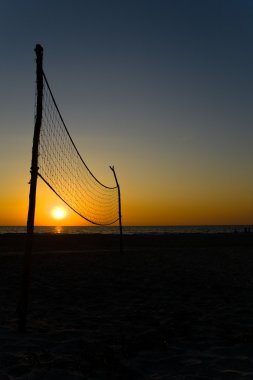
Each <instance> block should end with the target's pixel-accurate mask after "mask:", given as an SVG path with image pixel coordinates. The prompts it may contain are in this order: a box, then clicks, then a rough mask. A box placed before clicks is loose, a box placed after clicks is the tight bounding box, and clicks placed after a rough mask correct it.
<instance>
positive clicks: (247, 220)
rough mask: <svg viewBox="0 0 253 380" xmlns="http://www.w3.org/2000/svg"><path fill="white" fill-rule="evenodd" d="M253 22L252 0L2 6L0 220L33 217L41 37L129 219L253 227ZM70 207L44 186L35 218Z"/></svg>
mask: <svg viewBox="0 0 253 380" xmlns="http://www.w3.org/2000/svg"><path fill="white" fill-rule="evenodd" d="M252 20H253V2H252V1H251V0H226V1H225V0H163V1H162V0H152V1H151V0H145V1H144V0H134V1H132V0H127V1H125V0H122V1H121V0H117V1H110V0H108V1H102V0H97V1H96V0H92V1H84V0H82V1H81V0H73V1H64V0H63V1H58V0H57V1H56V0H50V1H49V0H44V1H43V2H39V1H34V0H33V1H32V0H24V1H19V0H8V1H7V0H2V1H1V3H0V41H1V43H0V45H1V63H0V65H1V70H0V83H1V91H0V104H1V106H0V107H1V112H0V132H1V140H0V172H1V189H0V225H24V224H25V223H26V216H27V204H28V193H29V186H28V182H29V179H30V174H29V170H30V160H31V144H32V136H33V127H34V101H35V95H34V91H35V56H34V47H35V45H36V43H40V44H42V45H43V47H44V70H45V72H46V75H47V77H48V80H49V82H50V85H51V88H52V90H53V93H54V96H55V98H56V101H57V103H58V105H59V108H60V110H61V113H62V115H63V118H64V120H65V123H66V124H67V126H68V129H69V131H70V134H71V136H72V138H73V140H74V141H75V142H76V145H77V147H78V149H79V151H80V153H81V155H82V157H83V158H84V160H85V162H86V163H87V165H88V166H89V168H90V169H91V170H92V171H93V172H94V174H95V175H96V176H97V177H98V178H99V179H100V180H101V181H102V182H104V183H105V184H107V185H109V186H110V185H114V179H113V176H112V173H111V171H110V170H109V165H112V164H113V165H115V168H116V171H117V174H118V179H119V182H120V185H121V192H122V203H123V204H122V213H123V224H128V225H131V224H132V225H137V224H138V225H145V224H146V225H187V224H253V170H252V168H253V128H252V127H253V107H252V103H253V48H252V46H253V23H252ZM59 204H61V202H60V201H59V200H58V199H57V198H56V197H55V195H54V194H51V192H50V191H49V190H48V189H47V188H46V187H45V186H44V185H43V184H42V183H41V181H39V183H38V193H37V211H36V224H37V225H53V224H55V221H54V220H52V218H51V216H50V210H51V208H52V207H53V206H54V205H59ZM63 224H65V225H69V224H70V225H71V224H75V225H82V224H86V223H85V221H84V220H82V219H81V218H80V217H78V216H75V215H74V214H73V212H71V211H69V213H68V217H67V218H66V219H65V220H64V223H63Z"/></svg>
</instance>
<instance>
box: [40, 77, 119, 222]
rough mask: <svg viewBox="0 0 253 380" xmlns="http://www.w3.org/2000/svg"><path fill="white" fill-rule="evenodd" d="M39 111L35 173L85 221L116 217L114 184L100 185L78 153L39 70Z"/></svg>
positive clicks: (116, 204)
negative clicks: (41, 112)
mask: <svg viewBox="0 0 253 380" xmlns="http://www.w3.org/2000/svg"><path fill="white" fill-rule="evenodd" d="M43 78H44V83H43V114H42V125H41V132H40V143H39V164H38V166H39V169H38V175H39V176H40V177H41V178H42V179H43V181H44V182H45V183H46V184H47V185H48V186H49V187H50V188H51V189H52V190H53V191H54V192H55V193H56V194H57V195H58V197H60V198H61V199H62V200H63V201H64V202H65V203H66V204H67V205H68V206H69V207H70V208H71V209H72V210H73V211H75V212H76V213H77V214H79V215H80V216H81V217H82V218H84V219H86V220H87V221H89V222H91V223H93V224H98V225H110V224H113V223H115V222H116V221H117V220H118V190H117V186H115V187H108V186H105V185H103V184H102V183H101V182H100V181H98V180H97V179H96V177H95V176H94V175H93V174H92V172H91V171H90V170H89V168H88V167H87V165H86V164H85V162H84V161H83V159H82V157H81V156H80V154H79V152H78V150H77V148H76V146H75V144H74V142H73V140H72V138H71V136H70V134H69V132H68V130H67V127H66V125H65V123H64V121H63V118H62V116H61V114H60V111H59V109H58V107H57V104H56V102H55V99H54V97H53V94H52V92H51V89H50V87H49V84H48V81H47V79H46V76H45V74H44V73H43Z"/></svg>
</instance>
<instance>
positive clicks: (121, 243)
mask: <svg viewBox="0 0 253 380" xmlns="http://www.w3.org/2000/svg"><path fill="white" fill-rule="evenodd" d="M110 169H111V170H112V172H113V175H114V178H115V182H116V185H117V188H118V202H119V229H120V252H123V231H122V217H121V197H120V187H119V183H118V179H117V176H116V173H115V169H114V166H110Z"/></svg>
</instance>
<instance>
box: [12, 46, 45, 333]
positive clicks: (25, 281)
mask: <svg viewBox="0 0 253 380" xmlns="http://www.w3.org/2000/svg"><path fill="white" fill-rule="evenodd" d="M35 53H36V77H37V102H36V103H37V104H36V118H35V126H34V134H33V147H32V164H31V181H30V194H29V207H28V217H27V238H26V246H25V252H24V262H23V275H22V283H21V294H20V300H19V305H18V310H17V311H18V317H19V325H18V328H19V331H20V332H24V331H25V330H26V319H27V309H28V299H29V288H30V277H31V257H32V245H33V230H34V216H35V203H36V187H37V175H38V150H39V139H40V129H41V122H42V101H43V67H42V64H43V48H42V46H41V45H36V48H35Z"/></svg>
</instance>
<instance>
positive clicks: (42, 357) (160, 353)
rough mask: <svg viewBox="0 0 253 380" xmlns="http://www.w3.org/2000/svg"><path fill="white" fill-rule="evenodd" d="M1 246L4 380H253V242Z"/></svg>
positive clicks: (76, 239)
mask: <svg viewBox="0 0 253 380" xmlns="http://www.w3.org/2000/svg"><path fill="white" fill-rule="evenodd" d="M24 243H25V235H22V234H8V235H0V265H1V276H0V288H1V293H0V305H1V314H0V380H3V379H6V380H7V379H27V380H28V379H30V380H32V379H36V380H43V379H67V380H69V379H73V380H74V379H122V380H124V379H131V380H135V379H145V380H151V379H152V380H165V379H170V380H171V379H172V380H178V379H185V380H200V379H210V380H211V379H212V380H215V379H217V380H218V379H229V380H233V379H253V250H252V248H253V234H250V233H240V234H239V233H234V234H224V235H223V234H218V235H164V236H149V235H148V236H147V235H136V236H125V237H124V246H125V252H124V253H122V254H121V253H120V252H119V238H118V236H116V235H114V236H112V235H42V234H41V235H40V234H38V235H36V236H35V241H34V253H33V257H32V278H31V289H30V303H29V315H28V331H27V333H25V334H20V333H18V332H17V315H16V306H17V298H18V294H19V285H20V277H21V270H22V251H23V247H24Z"/></svg>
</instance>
